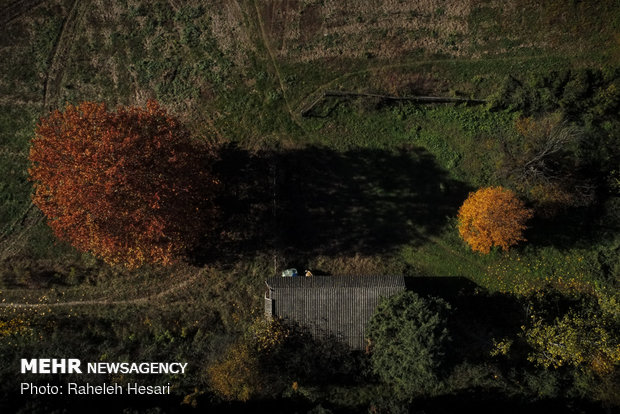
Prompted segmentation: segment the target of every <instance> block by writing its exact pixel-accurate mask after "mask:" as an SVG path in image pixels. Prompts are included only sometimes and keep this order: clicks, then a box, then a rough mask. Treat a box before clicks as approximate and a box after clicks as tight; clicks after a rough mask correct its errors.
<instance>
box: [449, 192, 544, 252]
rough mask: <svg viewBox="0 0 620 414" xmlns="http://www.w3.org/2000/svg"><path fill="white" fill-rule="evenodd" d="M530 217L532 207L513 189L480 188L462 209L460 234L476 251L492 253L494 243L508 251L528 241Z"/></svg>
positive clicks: (470, 195)
mask: <svg viewBox="0 0 620 414" xmlns="http://www.w3.org/2000/svg"><path fill="white" fill-rule="evenodd" d="M531 217H532V212H531V210H529V209H527V208H526V207H525V205H524V204H523V202H522V201H521V200H519V198H518V197H517V196H516V195H515V193H513V192H512V191H510V190H508V189H505V188H502V187H488V188H481V189H479V190H478V191H476V192H474V193H470V194H469V197H467V200H465V202H464V203H463V205H462V206H461V208H460V209H459V214H458V221H459V224H458V227H459V234H460V235H461V237H462V238H463V240H465V241H466V242H467V244H469V245H470V247H471V248H472V250H474V251H478V252H481V253H489V252H490V251H491V247H493V246H499V247H501V248H502V249H503V250H507V249H508V248H509V247H510V246H513V245H515V244H517V243H518V242H519V241H523V240H525V239H524V238H523V231H524V230H525V228H526V226H525V223H526V221H527V220H528V219H530V218H531Z"/></svg>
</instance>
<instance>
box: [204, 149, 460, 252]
mask: <svg viewBox="0 0 620 414" xmlns="http://www.w3.org/2000/svg"><path fill="white" fill-rule="evenodd" d="M215 171H216V173H217V175H218V176H219V178H220V180H221V182H222V183H223V186H224V189H223V191H222V194H221V196H220V198H219V200H217V203H218V205H219V210H220V213H221V214H220V218H219V223H220V227H221V228H220V229H219V230H218V232H219V234H220V235H221V236H222V237H221V239H220V240H218V242H217V243H215V246H213V245H207V244H205V245H204V246H203V248H202V249H201V250H202V251H200V250H199V251H197V252H196V258H197V259H198V260H200V259H202V260H208V256H209V255H208V253H209V251H210V252H211V254H214V255H217V257H218V258H220V259H222V258H224V257H226V256H230V255H232V256H233V257H234V256H236V255H241V254H245V253H256V252H261V251H270V250H274V249H275V250H277V251H278V252H282V253H291V254H297V255H299V254H307V255H316V254H321V255H330V256H333V255H342V254H354V253H361V254H378V253H385V252H388V251H391V250H393V249H395V248H397V247H399V246H401V245H403V244H410V245H411V244H417V243H421V242H422V241H423V240H425V239H426V238H427V237H428V236H429V235H432V234H435V233H437V232H439V230H440V229H441V227H442V226H443V225H444V223H445V221H446V218H447V217H449V216H453V215H455V214H456V211H457V208H458V206H459V205H460V203H461V202H462V200H463V199H464V197H465V194H466V192H467V188H466V187H465V186H464V185H463V184H462V183H460V182H457V181H455V180H453V179H451V178H449V177H448V175H447V173H446V172H445V171H444V170H442V169H441V168H439V166H438V165H437V163H436V162H435V160H434V158H433V157H432V155H431V154H429V153H428V152H426V151H425V150H423V149H421V148H416V147H408V148H403V149H400V150H398V151H387V150H377V149H354V150H350V151H346V152H337V151H335V150H333V149H329V148H325V147H308V148H303V149H294V150H281V151H258V152H254V153H250V152H248V151H246V150H243V149H240V148H238V147H235V146H227V147H225V148H223V149H222V150H221V152H220V161H219V163H218V164H217V165H216V167H215Z"/></svg>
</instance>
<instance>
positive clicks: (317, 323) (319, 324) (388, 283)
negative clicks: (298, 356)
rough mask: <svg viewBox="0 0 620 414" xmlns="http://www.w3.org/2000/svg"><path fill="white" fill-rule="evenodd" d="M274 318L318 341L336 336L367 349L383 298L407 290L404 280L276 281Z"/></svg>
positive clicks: (321, 278) (271, 282) (273, 281)
mask: <svg viewBox="0 0 620 414" xmlns="http://www.w3.org/2000/svg"><path fill="white" fill-rule="evenodd" d="M266 283H267V286H268V287H269V288H270V298H271V301H272V314H273V316H275V317H281V318H288V319H291V320H293V321H296V322H299V323H300V324H302V325H304V326H306V327H307V328H308V329H310V331H311V332H312V333H313V335H315V337H317V338H324V337H326V336H332V335H333V336H335V337H337V338H339V339H340V340H342V341H344V342H345V343H348V344H349V345H350V346H351V347H352V348H354V349H363V348H364V346H365V333H366V325H367V324H368V321H370V318H371V317H372V315H373V313H374V311H375V308H376V307H377V305H378V304H379V301H380V300H381V297H389V296H392V295H394V294H396V293H398V292H401V291H403V290H404V289H405V279H404V277H403V276H355V277H351V276H313V277H274V278H270V279H267V280H266Z"/></svg>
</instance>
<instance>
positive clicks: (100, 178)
mask: <svg viewBox="0 0 620 414" xmlns="http://www.w3.org/2000/svg"><path fill="white" fill-rule="evenodd" d="M210 153H211V150H210V148H209V147H208V146H207V145H206V144H198V143H196V142H193V141H192V140H191V138H190V134H189V132H188V131H187V129H185V128H184V127H183V126H182V125H181V124H180V123H179V122H178V121H177V120H176V119H175V118H174V117H172V116H170V115H169V114H167V113H166V111H165V110H164V109H163V108H161V107H160V106H159V105H158V104H157V103H156V102H154V101H150V102H148V104H147V106H146V109H143V108H139V107H119V108H118V109H117V110H116V111H109V110H108V109H107V108H106V106H105V104H100V103H93V102H83V103H81V104H79V105H77V106H73V105H67V107H66V108H65V110H64V112H60V111H54V112H52V113H51V114H50V115H49V116H48V117H47V118H43V119H41V120H40V122H39V124H38V125H37V128H36V133H35V137H34V139H33V140H32V145H31V148H30V161H31V167H30V169H29V173H30V179H31V180H32V181H33V182H34V196H33V202H34V203H35V204H36V205H37V207H39V208H40V209H41V211H42V212H43V213H44V214H45V216H46V217H47V221H48V223H49V225H50V227H51V228H52V229H53V231H54V233H55V234H56V236H57V237H58V238H60V239H62V240H65V241H68V242H69V243H71V244H72V245H73V246H75V247H76V248H77V249H79V250H81V251H89V252H91V253H93V254H94V255H96V256H98V257H101V258H103V259H104V260H105V261H106V262H108V263H111V264H117V263H121V264H124V265H125V266H127V267H137V266H140V265H142V264H145V263H159V264H164V265H165V264H170V263H173V262H175V261H176V260H178V258H179V257H180V256H181V255H182V254H183V253H184V251H185V250H186V249H187V248H188V247H191V246H192V245H193V244H194V243H195V242H196V240H197V238H198V237H200V236H201V232H203V231H204V230H205V227H206V225H207V223H208V222H209V219H210V218H211V217H210V216H211V215H212V213H213V211H212V207H211V204H210V201H209V200H210V197H209V196H210V195H211V194H212V193H213V191H214V189H215V187H216V185H217V182H216V180H215V179H214V178H213V177H212V176H211V175H210V174H209V171H208V169H206V168H205V162H204V160H206V159H207V158H206V156H207V155H209V154H210Z"/></svg>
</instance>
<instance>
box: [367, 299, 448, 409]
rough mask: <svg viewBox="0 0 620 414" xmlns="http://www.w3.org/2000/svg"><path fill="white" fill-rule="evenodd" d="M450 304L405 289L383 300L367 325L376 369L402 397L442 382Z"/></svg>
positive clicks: (431, 388)
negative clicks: (440, 372) (442, 365)
mask: <svg viewBox="0 0 620 414" xmlns="http://www.w3.org/2000/svg"><path fill="white" fill-rule="evenodd" d="M449 308H450V307H449V305H448V304H447V303H446V302H444V301H443V300H441V299H435V298H433V299H424V298H422V297H420V296H418V295H417V294H415V293H413V292H404V293H402V294H399V295H396V296H392V297H391V298H389V299H387V300H385V301H383V302H382V303H381V304H380V305H379V306H378V307H377V310H376V312H375V314H374V316H373V317H372V319H371V321H370V323H369V325H368V338H369V340H370V345H371V363H372V367H373V371H374V372H375V374H377V375H378V376H379V377H380V378H381V379H382V380H383V381H385V382H386V383H387V384H389V385H391V386H392V387H393V388H394V390H395V391H396V393H397V394H398V395H399V397H401V398H410V397H412V396H415V395H418V394H421V393H424V392H429V391H432V390H433V389H434V388H435V387H436V386H438V384H439V382H438V381H439V376H438V370H439V368H440V365H441V362H442V359H443V355H444V347H445V344H446V342H447V340H448V331H447V328H446V326H447V315H446V313H447V312H446V311H447V310H448V309H449Z"/></svg>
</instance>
